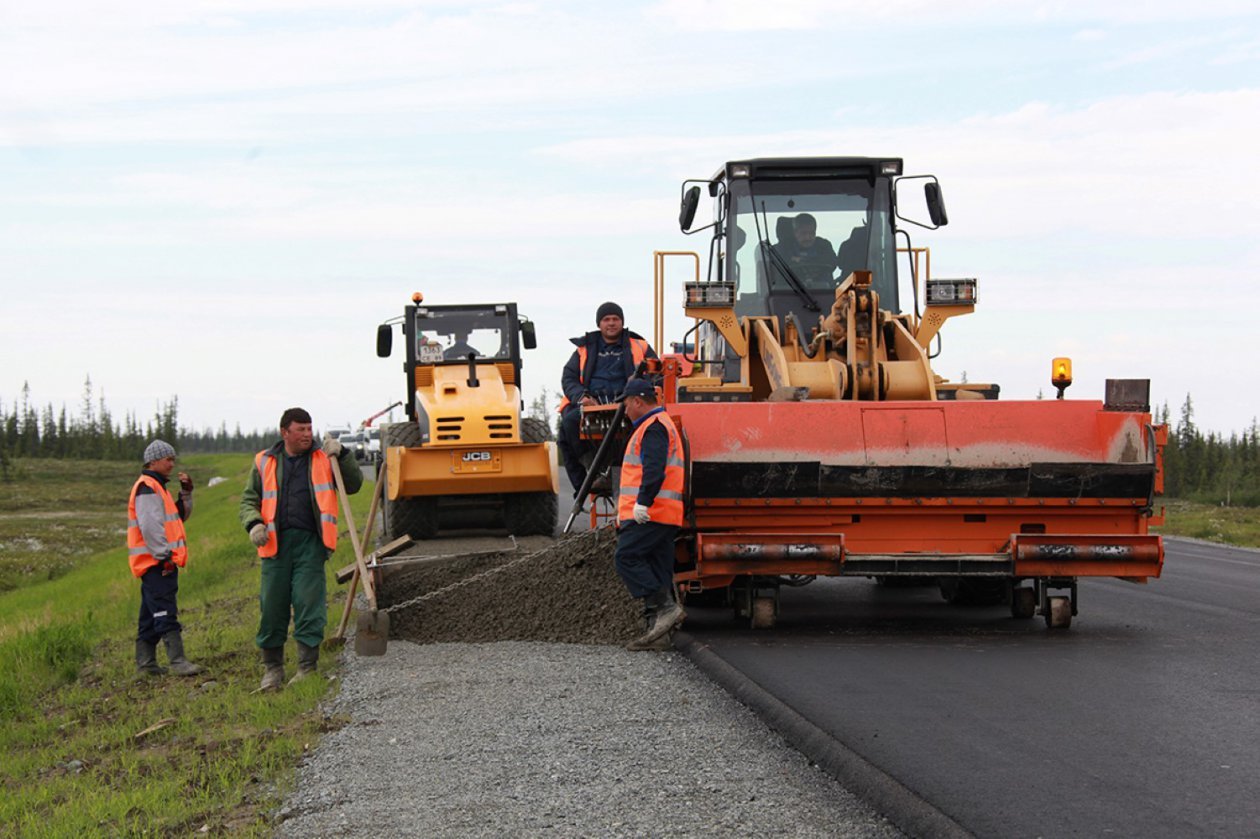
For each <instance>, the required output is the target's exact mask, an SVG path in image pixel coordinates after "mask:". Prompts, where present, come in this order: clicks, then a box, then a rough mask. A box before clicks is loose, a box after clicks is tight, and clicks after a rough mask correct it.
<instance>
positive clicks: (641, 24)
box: [0, 0, 1260, 432]
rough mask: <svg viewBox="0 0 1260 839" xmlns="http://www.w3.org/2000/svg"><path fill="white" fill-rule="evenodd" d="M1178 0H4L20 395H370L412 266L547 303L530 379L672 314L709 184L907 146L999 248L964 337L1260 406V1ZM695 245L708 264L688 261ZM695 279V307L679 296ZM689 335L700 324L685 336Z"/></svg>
mask: <svg viewBox="0 0 1260 839" xmlns="http://www.w3.org/2000/svg"><path fill="white" fill-rule="evenodd" d="M1258 8H1260V7H1257V5H1256V4H1255V3H1254V0H1251V1H1250V2H1242V0H1239V2H1229V0H1223V1H1222V2H1211V0H1208V1H1207V2H1197V3H1185V2H1181V0H1177V1H1176V2H1173V0H1147V2H1143V3H1128V2H1125V3H1120V2H1114V3H1113V2H1041V3H1020V2H1011V1H1010V0H1001V2H998V0H992V2H990V1H989V0H953V2H950V3H941V2H925V0H888V2H883V3H870V2H861V3H857V2H836V0H775V2H773V3H769V2H764V0H758V1H757V2H754V0H650V2H629V1H627V2H620V3H617V4H603V3H600V4H595V3H579V2H574V3H561V2H557V3H550V2H537V3H530V2H518V3H512V2H507V3H504V2H476V0H473V2H461V3H447V2H418V3H417V2H388V0H354V2H348V0H239V1H236V0H226V1H225V2H210V0H204V1H203V2H172V0H161V2H158V0H132V1H131V2H124V3H116V2H110V3H106V2H87V0H81V1H80V2H56V0H53V2H40V3H19V2H17V0H7V2H5V3H3V6H2V7H0V79H3V82H0V185H2V188H0V284H2V285H3V292H4V295H3V304H2V314H0V327H2V328H0V358H3V365H2V366H0V400H3V402H4V405H5V407H6V409H7V408H8V407H10V406H11V405H12V404H13V401H14V400H15V399H16V398H17V397H18V396H19V395H20V393H21V389H22V385H23V383H24V382H29V383H30V388H31V396H32V399H33V401H34V402H35V403H36V404H37V405H39V406H43V405H44V404H46V403H49V402H51V403H53V404H54V405H55V406H58V407H59V406H60V405H61V404H62V403H65V404H67V405H68V406H69V408H70V409H71V411H72V412H74V411H75V410H77V406H78V403H79V401H80V397H81V393H82V389H83V381H84V379H85V377H87V376H91V379H92V382H93V383H94V386H95V387H96V389H97V392H98V393H101V392H103V393H104V396H105V398H106V401H107V403H108V405H109V407H110V409H111V410H112V411H113V412H114V414H115V416H116V417H121V415H122V414H123V413H124V412H125V411H134V412H136V413H137V414H138V415H139V416H140V418H141V419H142V420H143V419H145V418H147V417H149V416H151V415H152V413H153V411H154V408H155V407H156V405H157V403H158V402H159V401H165V400H168V399H169V398H170V397H171V396H173V395H178V397H179V403H180V418H181V421H182V423H183V424H186V425H192V426H195V427H198V428H200V427H205V426H216V427H217V426H218V424H219V423H220V421H227V422H228V423H229V425H232V424H235V423H236V422H239V423H240V424H241V425H242V426H243V427H244V428H246V429H252V428H264V427H271V426H274V424H275V422H276V420H277V419H278V417H279V415H280V412H281V411H282V409H284V408H285V407H288V406H290V405H294V404H300V405H304V406H306V407H307V408H308V409H309V410H311V412H312V413H313V414H314V415H315V419H316V423H317V424H319V425H322V426H326V425H332V424H341V423H353V424H357V423H358V421H360V420H362V419H363V418H365V417H367V416H368V415H369V414H371V413H373V412H375V411H376V410H378V409H380V408H383V407H385V406H386V405H387V404H389V403H390V402H392V401H394V400H395V399H398V398H400V397H401V396H402V395H403V392H404V382H403V379H402V372H401V367H400V362H399V360H398V358H397V356H396V357H395V358H394V359H390V360H380V359H377V358H376V356H375V353H374V336H375V328H376V325H377V324H378V323H379V322H381V321H383V320H385V319H386V318H389V317H391V316H394V315H397V314H400V313H401V310H402V306H403V305H404V304H405V303H406V302H407V300H408V298H409V297H410V295H411V292H412V291H416V290H419V291H423V292H424V294H425V296H426V299H428V300H429V301H430V302H433V303H439V302H452V303H457V302H498V301H509V300H511V301H516V302H517V303H518V304H519V305H520V310H521V312H522V313H524V314H526V315H528V316H530V317H531V318H533V319H534V320H535V321H536V323H537V325H538V333H539V339H540V344H541V346H540V348H539V349H538V350H535V351H532V352H530V353H528V354H527V355H526V362H525V368H524V372H523V376H524V379H525V389H526V399H527V401H529V400H530V399H532V398H533V397H534V396H535V395H536V394H537V393H538V391H539V389H540V388H542V387H547V388H549V389H551V390H553V391H554V390H556V389H557V388H558V386H559V378H560V369H561V367H562V365H563V364H564V362H565V360H566V359H567V357H568V355H569V354H570V353H571V352H572V346H571V345H570V344H568V342H567V339H568V338H569V337H570V336H573V335H577V334H580V333H581V332H584V331H586V330H588V329H591V328H593V326H594V310H595V308H596V306H598V305H599V303H601V302H602V301H604V300H607V299H612V300H616V301H618V302H620V303H621V304H622V305H623V306H624V308H625V310H626V313H627V319H628V325H629V326H630V327H631V328H635V329H638V330H639V331H641V332H643V333H644V334H645V335H648V336H649V337H650V335H651V317H652V290H651V281H652V251H653V250H654V249H662V250H664V249H670V250H674V249H688V250H700V251H707V241H703V237H691V238H688V237H684V236H682V235H681V234H680V233H679V232H678V229H677V215H678V197H679V184H680V182H681V181H682V180H683V179H685V178H694V177H708V176H709V175H711V174H712V173H713V172H714V170H716V169H717V168H718V167H719V166H720V165H721V163H722V162H723V161H726V160H732V159H739V158H746V157H766V156H781V155H865V156H899V157H902V158H904V159H905V161H906V170H907V172H908V173H933V174H935V175H937V176H938V177H939V178H940V180H941V182H942V184H943V187H944V191H945V197H946V201H947V204H948V207H949V211H950V220H951V223H950V225H949V226H948V227H946V228H944V229H942V230H940V231H937V232H935V233H923V232H919V233H916V234H915V244H916V245H929V246H930V247H931V248H932V267H933V274H934V275H937V276H967V277H977V278H978V279H979V283H980V304H979V306H978V307H977V310H976V312H975V314H973V315H970V316H968V317H966V318H963V319H959V320H957V321H953V322H951V323H950V324H948V325H947V327H946V332H945V336H944V340H945V344H944V353H943V355H942V356H941V357H940V358H938V359H937V361H936V368H937V371H938V372H939V373H941V374H943V375H945V376H948V377H951V378H960V377H961V375H962V373H963V372H964V371H966V374H967V377H968V379H969V380H971V381H993V382H997V383H999V384H1000V385H1001V386H1002V393H1003V397H1004V398H1012V399H1018V398H1032V397H1035V396H1036V395H1037V393H1038V391H1039V390H1043V391H1046V392H1047V395H1049V394H1052V393H1053V391H1052V389H1051V388H1050V386H1049V384H1048V379H1049V373H1050V360H1051V358H1052V357H1054V356H1057V355H1070V356H1071V357H1072V358H1073V360H1074V365H1075V374H1076V384H1075V385H1073V387H1072V389H1071V390H1070V391H1069V395H1070V396H1075V397H1080V398H1086V397H1088V398H1100V397H1101V394H1102V388H1103V380H1104V379H1106V378H1109V377H1137V378H1150V379H1151V381H1152V398H1153V401H1154V402H1155V403H1156V404H1161V403H1163V402H1168V403H1169V404H1170V405H1171V407H1172V409H1173V415H1174V419H1175V417H1176V415H1177V412H1178V409H1179V407H1180V405H1181V403H1182V401H1183V400H1184V399H1185V396H1186V394H1187V393H1190V394H1191V395H1192V396H1193V399H1194V403H1195V410H1196V421H1197V422H1198V423H1199V425H1200V426H1202V427H1205V428H1208V429H1213V430H1218V431H1224V432H1228V431H1231V430H1241V429H1243V428H1244V427H1246V426H1248V425H1249V424H1250V423H1251V422H1252V419H1253V417H1255V416H1256V415H1257V414H1258V413H1260V400H1258V399H1257V397H1256V393H1257V384H1260V373H1258V372H1257V358H1256V355H1257V353H1256V342H1255V338H1254V335H1255V332H1256V327H1255V324H1254V321H1255V318H1256V312H1257V311H1258V310H1260V291H1257V282H1258V281H1260V237H1258V234H1260V166H1258V165H1257V163H1256V159H1257V153H1256V147H1257V144H1258V142H1260V140H1258V134H1260V11H1257V9H1258ZM677 279H681V274H679V275H678V277H677ZM677 285H678V283H677V282H673V280H672V279H671V291H670V297H669V307H670V308H669V311H670V316H671V319H672V320H671V323H680V322H681V318H680V317H678V316H677V312H678V308H677V307H678V305H679V303H678V301H679V297H678V295H677V294H676V292H675V289H676V287H677ZM670 337H672V338H678V337H681V335H680V334H672V335H671V336H670Z"/></svg>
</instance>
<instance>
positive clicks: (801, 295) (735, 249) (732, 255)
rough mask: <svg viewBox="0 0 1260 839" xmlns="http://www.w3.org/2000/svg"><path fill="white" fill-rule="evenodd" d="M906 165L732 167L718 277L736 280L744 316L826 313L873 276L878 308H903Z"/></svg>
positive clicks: (723, 182)
mask: <svg viewBox="0 0 1260 839" xmlns="http://www.w3.org/2000/svg"><path fill="white" fill-rule="evenodd" d="M900 173H901V161H900V160H895V159H894V160H882V159H873V158H796V159H763V160H750V161H740V162H733V163H728V164H726V165H725V166H724V167H723V168H722V169H721V170H719V172H718V173H717V174H716V175H715V176H714V179H713V181H712V182H711V186H710V192H711V193H715V197H716V198H717V199H718V211H717V222H716V224H715V226H714V237H715V248H714V252H715V255H716V259H714V260H712V261H711V266H712V270H711V272H710V276H711V277H713V278H714V279H723V280H726V281H727V282H731V283H734V284H735V290H736V298H735V312H736V314H738V315H741V316H746V315H774V316H776V317H778V318H780V319H782V318H783V317H784V316H786V315H787V314H789V313H792V314H794V315H795V316H796V317H797V319H798V320H800V321H802V322H803V323H810V322H814V321H816V320H817V318H818V317H819V316H820V315H825V314H826V313H827V312H828V311H829V310H830V308H831V305H832V303H833V302H834V300H835V289H836V286H837V285H839V283H840V282H841V281H842V280H843V279H844V278H845V277H847V276H848V275H849V273H851V272H852V271H855V270H869V271H871V272H873V274H874V288H875V290H876V291H877V292H878V293H879V296H880V307H881V308H884V309H888V310H891V311H893V312H900V310H901V309H900V305H899V299H898V293H897V260H896V244H895V239H894V235H893V232H894V221H893V217H894V214H893V179H894V178H895V177H896V176H897V175H899V174H900Z"/></svg>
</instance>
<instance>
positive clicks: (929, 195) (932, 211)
mask: <svg viewBox="0 0 1260 839" xmlns="http://www.w3.org/2000/svg"><path fill="white" fill-rule="evenodd" d="M923 198H924V199H925V200H926V201H927V210H928V217H929V218H931V219H932V224H935V225H936V226H937V227H944V226H945V225H947V224H949V214H948V213H946V212H945V196H944V195H942V194H941V185H940V184H939V183H937V182H936V181H928V182H927V183H925V184H924V185H923Z"/></svg>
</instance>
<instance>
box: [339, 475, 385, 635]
mask: <svg viewBox="0 0 1260 839" xmlns="http://www.w3.org/2000/svg"><path fill="white" fill-rule="evenodd" d="M328 461H329V462H330V463H331V464H332V471H333V480H334V481H335V482H336V484H337V495H338V496H339V497H340V498H341V509H342V512H343V513H345V516H346V524H347V525H348V526H349V528H350V544H351V545H353V546H354V561H355V563H356V564H357V565H358V566H359V579H360V581H361V582H362V584H363V593H364V594H365V595H367V599H368V606H369V607H370V608H371V609H372V611H374V612H375V611H376V587H375V586H374V585H372V578H371V576H370V575H369V574H368V570H367V563H365V562H364V561H363V548H362V547H360V545H359V531H358V530H356V529H355V527H354V514H353V513H352V512H350V497H349V496H348V495H346V488H345V486H344V481H342V479H341V464H340V463H339V462H338V461H337V458H335V457H330V458H328Z"/></svg>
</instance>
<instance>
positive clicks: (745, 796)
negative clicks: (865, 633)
mask: <svg viewBox="0 0 1260 839" xmlns="http://www.w3.org/2000/svg"><path fill="white" fill-rule="evenodd" d="M338 678H339V680H340V682H341V687H340V691H339V692H338V694H337V696H336V697H334V698H333V699H331V700H330V701H329V702H328V703H327V705H326V708H325V713H326V714H328V715H329V716H334V717H338V718H340V719H341V720H343V721H345V722H346V724H345V725H343V726H342V727H341V728H340V729H338V730H336V731H333V732H331V733H329V734H327V735H326V736H325V737H324V738H323V740H322V741H321V742H320V744H319V746H318V747H317V748H316V749H315V750H314V751H313V752H312V753H311V754H310V755H308V756H307V758H306V760H305V762H304V764H303V765H302V767H301V768H300V770H299V774H298V780H297V789H296V791H295V792H294V793H293V794H292V795H290V796H289V797H288V799H287V800H286V801H285V803H284V805H283V806H282V807H281V809H280V810H279V811H278V812H277V813H276V818H277V820H278V822H279V823H278V825H277V835H278V836H281V837H295V839H296V837H302V839H310V837H322V836H364V837H367V836H372V837H378V839H379V837H392V836H439V837H440V836H505V835H517V836H549V837H550V836H772V835H773V836H798V837H814V836H817V837H824V836H826V837H831V836H852V837H894V836H900V835H901V834H900V833H899V832H898V831H897V830H896V828H895V827H894V826H892V825H891V824H890V823H889V822H887V821H886V820H884V819H883V818H881V817H880V816H878V815H877V814H875V813H874V812H873V811H872V810H870V808H869V807H867V806H866V805H865V804H863V803H862V802H860V801H859V800H857V799H856V798H855V797H854V796H853V795H852V794H850V793H848V792H846V791H845V790H844V789H842V788H841V787H840V786H839V785H838V784H837V783H836V782H835V781H833V780H832V779H831V778H830V777H829V776H828V775H826V774H824V773H823V772H822V771H820V770H819V769H817V768H816V767H814V766H812V765H811V764H810V763H809V762H808V761H807V760H806V759H805V758H804V757H803V756H802V755H801V754H800V753H799V752H797V751H795V750H794V749H792V748H791V747H789V746H788V745H787V744H786V743H785V742H784V741H783V740H782V739H781V738H780V737H779V736H778V735H776V734H775V733H774V732H772V731H771V730H770V729H768V728H767V727H766V726H765V724H764V723H762V722H761V721H760V719H758V718H757V717H756V716H754V715H753V714H752V712H751V711H749V710H748V709H746V708H745V707H744V706H742V705H740V704H739V703H738V702H736V701H735V700H734V699H733V698H732V697H731V696H730V695H729V694H727V693H725V692H724V691H722V690H721V689H720V688H718V687H716V686H715V685H713V684H712V683H711V682H709V681H708V680H707V679H705V678H704V676H703V675H701V674H700V673H699V672H698V671H697V670H696V669H695V668H694V667H693V666H692V665H691V663H690V662H689V661H687V660H686V659H685V658H683V657H682V656H681V655H679V654H676V653H660V654H656V653H631V652H627V651H625V650H622V649H620V648H619V647H615V646H611V645H598V644H571V643H570V644H566V643H545V642H536V641H498V642H492V643H432V644H416V643H412V642H409V641H405V640H391V641H390V644H389V649H388V652H387V653H386V654H385V655H384V656H381V657H373V658H366V657H358V656H356V655H355V654H354V652H353V649H352V645H348V646H347V648H346V652H345V653H344V654H343V667H342V669H341V671H340V673H339V676H338Z"/></svg>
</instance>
